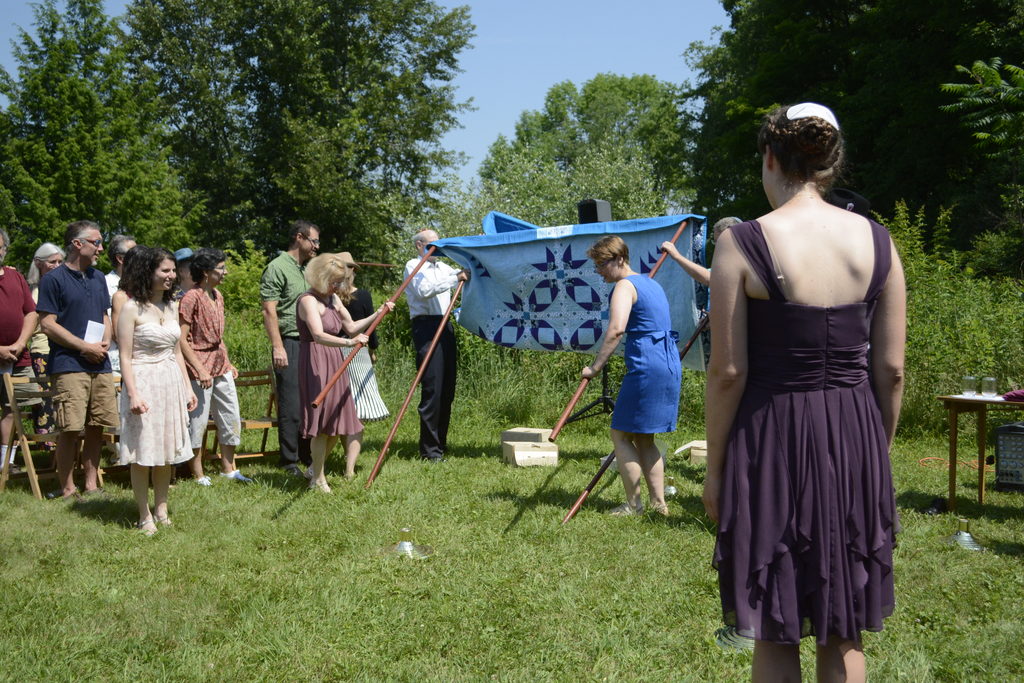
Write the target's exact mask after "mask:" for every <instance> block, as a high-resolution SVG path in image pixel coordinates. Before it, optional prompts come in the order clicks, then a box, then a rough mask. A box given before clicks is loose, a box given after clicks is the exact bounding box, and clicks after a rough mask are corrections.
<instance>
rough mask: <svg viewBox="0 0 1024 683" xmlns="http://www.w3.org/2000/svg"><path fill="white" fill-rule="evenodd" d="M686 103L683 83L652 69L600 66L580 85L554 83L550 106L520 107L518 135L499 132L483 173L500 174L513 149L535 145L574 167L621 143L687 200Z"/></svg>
mask: <svg viewBox="0 0 1024 683" xmlns="http://www.w3.org/2000/svg"><path fill="white" fill-rule="evenodd" d="M681 106H682V99H681V96H680V89H679V88H678V87H677V86H675V85H672V84H670V83H666V82H663V81H659V80H657V79H656V78H654V77H653V76H648V75H637V76H619V75H616V74H598V75H597V76H595V77H594V78H592V79H591V80H589V81H587V82H586V83H584V84H583V85H582V87H579V88H577V87H576V85H574V84H573V83H572V82H571V81H563V82H561V83H557V84H555V85H554V86H552V87H551V89H549V90H548V93H547V96H546V97H545V101H544V108H543V110H541V111H526V112H523V113H522V115H520V117H519V121H518V122H517V123H516V131H515V136H514V137H513V139H512V140H508V139H506V138H504V137H499V138H498V140H497V141H496V142H495V143H494V144H493V145H492V146H491V149H490V151H489V153H488V158H487V159H485V160H484V162H483V164H482V165H481V170H480V175H481V177H482V178H483V179H484V180H493V179H494V178H495V176H496V175H498V172H497V171H496V170H495V168H494V167H495V165H500V163H501V159H503V158H506V157H504V156H503V155H504V154H505V153H506V152H507V151H508V150H516V151H524V150H527V149H529V150H531V151H530V152H529V153H528V154H529V155H533V156H536V157H537V158H543V159H548V160H550V161H552V162H554V163H555V165H556V166H557V167H558V168H559V169H560V170H562V171H570V170H571V169H573V168H574V167H575V166H577V165H578V164H579V162H580V161H581V160H582V159H584V158H585V157H587V155H588V152H589V151H591V150H593V149H595V148H597V147H601V148H603V149H606V150H607V149H612V148H616V149H618V150H620V151H621V152H622V153H624V154H628V155H629V156H631V157H635V158H636V159H638V160H639V159H642V160H643V162H644V163H646V164H647V165H648V166H649V167H650V173H651V178H652V180H653V182H654V185H655V186H656V187H657V188H658V190H659V191H660V192H661V193H662V194H663V195H664V196H665V197H666V198H667V199H668V200H669V201H670V202H672V203H673V204H675V205H682V204H685V203H687V201H686V199H687V192H686V191H687V181H688V177H689V172H690V165H689V163H688V162H689V157H688V155H687V145H686V140H687V139H688V137H689V136H688V126H687V122H688V119H687V118H686V117H685V116H684V115H683V111H682V110H681ZM591 158H593V156H592V155H591Z"/></svg>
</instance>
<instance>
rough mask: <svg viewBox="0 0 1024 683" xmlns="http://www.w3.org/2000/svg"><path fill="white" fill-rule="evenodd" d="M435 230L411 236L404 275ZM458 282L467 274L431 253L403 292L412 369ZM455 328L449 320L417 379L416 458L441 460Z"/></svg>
mask: <svg viewBox="0 0 1024 683" xmlns="http://www.w3.org/2000/svg"><path fill="white" fill-rule="evenodd" d="M437 239H438V236H437V233H436V232H434V231H433V230H423V231H422V232H419V233H417V234H416V235H415V236H414V237H413V238H412V241H413V244H415V245H416V251H417V252H419V257H418V258H414V259H410V260H409V262H408V263H406V264H405V277H409V273H411V272H412V271H413V269H414V268H415V267H416V264H417V263H419V262H420V260H421V259H422V258H423V254H424V252H425V251H426V250H427V247H428V246H429V245H430V243H431V242H435V241H437ZM459 280H463V281H466V280H469V272H468V271H465V270H459V271H457V270H455V269H454V268H452V267H451V266H449V265H447V264H445V263H441V262H440V261H438V260H437V257H436V256H431V257H430V258H429V259H427V262H426V263H425V264H423V267H422V268H420V270H419V272H418V273H416V277H414V278H413V279H412V282H410V283H409V286H408V287H407V288H406V290H405V296H406V299H407V300H408V302H409V317H410V318H412V341H413V345H414V346H415V347H416V367H419V366H420V365H421V364H422V363H423V357H424V356H425V355H426V353H427V349H428V348H429V347H430V342H431V341H432V340H433V338H434V335H435V334H436V333H437V328H438V326H439V325H440V324H441V318H442V317H443V316H444V312H445V311H446V310H447V309H448V305H449V304H450V303H451V289H452V288H453V287H455V285H456V283H457V282H458V281H459ZM456 359H457V351H456V348H455V332H454V331H453V330H452V324H451V322H450V321H449V322H448V323H446V324H445V329H444V332H443V333H442V334H441V338H440V339H439V340H438V342H437V348H436V349H434V355H433V356H431V358H430V363H429V364H428V365H427V368H426V370H425V371H424V373H423V378H422V380H421V381H420V406H419V413H420V457H421V458H423V459H424V460H426V461H428V462H432V463H437V462H441V460H442V459H443V458H444V451H445V447H446V446H447V443H448V424H449V422H451V417H452V402H453V401H454V400H455V363H456Z"/></svg>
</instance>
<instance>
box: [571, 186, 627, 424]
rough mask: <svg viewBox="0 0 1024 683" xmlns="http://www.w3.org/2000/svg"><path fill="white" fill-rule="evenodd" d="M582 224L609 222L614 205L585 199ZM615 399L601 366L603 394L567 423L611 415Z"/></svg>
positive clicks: (581, 208) (581, 205) (581, 206)
mask: <svg viewBox="0 0 1024 683" xmlns="http://www.w3.org/2000/svg"><path fill="white" fill-rule="evenodd" d="M576 215H577V216H578V217H579V222H580V224H584V223H608V222H609V221H611V219H612V205H611V204H609V203H608V202H606V201H605V200H603V199H584V200H583V201H582V202H579V203H578V204H577V205H576ZM614 409H615V399H614V398H612V396H611V394H609V392H608V365H607V364H605V366H604V367H603V368H601V395H600V396H598V397H597V398H596V399H594V400H593V401H591V402H590V403H588V404H587V405H585V406H583V407H582V408H580V409H579V410H577V411H576V412H575V413H573V414H572V415H570V416H569V417H568V419H566V421H565V423H566V424H569V423H570V422H576V421H578V420H582V419H584V418H587V417H593V416H595V415H602V414H603V415H611V413H612V410H614Z"/></svg>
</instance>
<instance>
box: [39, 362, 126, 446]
mask: <svg viewBox="0 0 1024 683" xmlns="http://www.w3.org/2000/svg"><path fill="white" fill-rule="evenodd" d="M52 377H53V390H54V395H53V419H54V422H55V423H56V424H57V431H60V432H80V431H82V430H83V429H85V428H86V427H117V426H118V422H119V417H118V414H117V394H116V392H115V391H114V377H113V375H111V374H110V373H109V372H104V373H92V372H61V373H57V374H55V375H53V376H52Z"/></svg>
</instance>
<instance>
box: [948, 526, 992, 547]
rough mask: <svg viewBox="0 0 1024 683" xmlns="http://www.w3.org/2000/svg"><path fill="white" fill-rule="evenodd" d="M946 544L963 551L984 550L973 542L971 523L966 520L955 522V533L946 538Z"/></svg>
mask: <svg viewBox="0 0 1024 683" xmlns="http://www.w3.org/2000/svg"><path fill="white" fill-rule="evenodd" d="M946 543H949V544H950V545H958V546H960V547H961V548H963V549H964V550H984V549H985V548H984V547H983V546H982V545H981V544H980V543H978V542H977V541H976V540H974V536H972V535H971V523H970V522H969V521H967V520H966V519H963V518H961V519H959V520H958V521H957V527H956V531H955V532H954V533H953V534H951V535H949V536H946Z"/></svg>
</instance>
